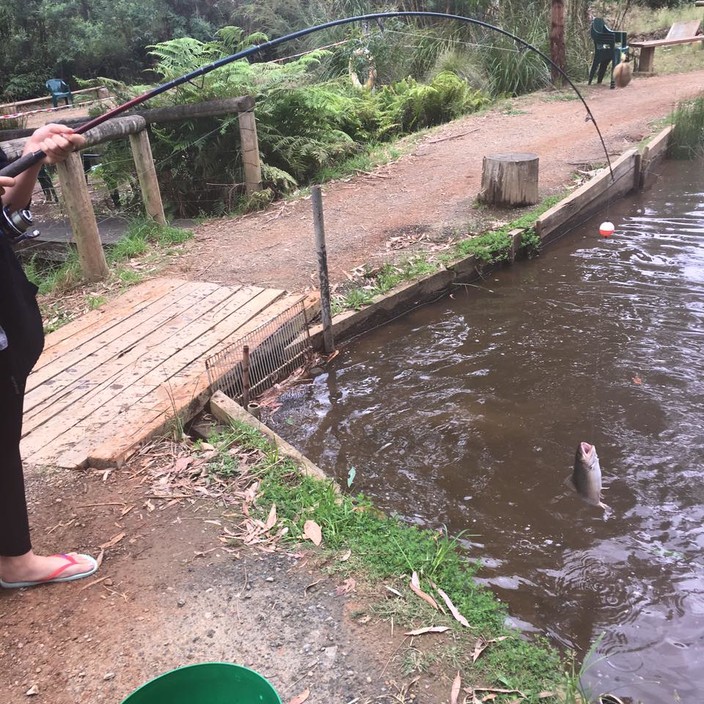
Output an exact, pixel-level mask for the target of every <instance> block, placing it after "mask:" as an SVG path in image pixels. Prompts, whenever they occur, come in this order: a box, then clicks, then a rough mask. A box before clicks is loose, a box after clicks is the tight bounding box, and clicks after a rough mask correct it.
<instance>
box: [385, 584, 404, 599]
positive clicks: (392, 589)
mask: <svg viewBox="0 0 704 704" xmlns="http://www.w3.org/2000/svg"><path fill="white" fill-rule="evenodd" d="M384 587H385V588H386V589H388V590H389V591H390V592H391V593H392V594H395V595H396V596H400V597H401V598H402V599H403V594H401V592H400V591H398V589H394V588H393V587H390V586H389V585H388V584H385V585H384Z"/></svg>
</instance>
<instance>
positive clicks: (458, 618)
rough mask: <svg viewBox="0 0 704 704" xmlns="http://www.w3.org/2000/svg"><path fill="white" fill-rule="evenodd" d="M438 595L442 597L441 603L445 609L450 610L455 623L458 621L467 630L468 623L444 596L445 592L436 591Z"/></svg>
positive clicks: (445, 595)
mask: <svg viewBox="0 0 704 704" xmlns="http://www.w3.org/2000/svg"><path fill="white" fill-rule="evenodd" d="M435 588H436V589H437V590H438V594H439V595H440V596H441V597H442V599H443V601H444V602H445V603H446V604H447V608H448V609H450V612H451V613H452V615H453V616H454V617H455V620H456V621H459V622H460V623H461V624H462V625H463V626H464V627H465V628H469V622H468V621H467V619H466V618H465V617H464V616H463V615H462V614H461V613H460V612H459V611H458V610H457V607H456V606H455V605H454V604H453V603H452V602H451V601H450V597H449V596H447V594H445V592H444V591H443V590H442V589H438V588H437V587H435Z"/></svg>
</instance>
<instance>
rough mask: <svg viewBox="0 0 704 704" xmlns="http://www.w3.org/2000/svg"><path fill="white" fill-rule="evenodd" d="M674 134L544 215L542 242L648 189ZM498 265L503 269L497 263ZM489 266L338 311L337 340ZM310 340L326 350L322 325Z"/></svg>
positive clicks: (624, 159)
mask: <svg viewBox="0 0 704 704" xmlns="http://www.w3.org/2000/svg"><path fill="white" fill-rule="evenodd" d="M671 132H672V127H667V128H666V129H664V130H662V132H660V133H659V134H657V135H656V136H655V137H654V138H653V139H652V140H651V141H650V142H649V143H648V144H647V145H646V146H645V148H644V149H643V150H642V151H641V152H639V151H638V150H637V149H630V150H629V151H627V152H626V153H625V154H622V155H621V156H620V157H619V158H618V159H617V160H616V161H614V162H613V163H612V165H611V169H608V168H605V169H602V170H601V171H599V173H597V174H596V175H595V176H594V177H593V178H592V179H591V180H589V181H588V182H587V183H585V184H583V185H582V186H580V187H579V188H578V189H576V190H575V191H573V192H572V193H571V194H570V195H569V196H567V197H566V198H565V199H563V200H562V201H560V202H559V203H558V204H557V205H555V206H554V207H552V208H550V210H547V211H546V212H545V213H543V215H541V216H540V217H539V218H538V220H537V221H536V223H535V230H536V232H537V233H538V235H539V236H540V239H541V241H542V244H543V245H544V246H545V245H549V244H550V243H551V242H554V241H555V240H557V239H558V238H559V237H561V236H563V235H565V234H566V233H567V232H569V231H570V230H572V229H574V228H575V227H577V226H578V225H579V224H580V223H582V222H584V221H585V220H586V219H588V218H590V217H592V216H593V215H595V214H596V213H598V212H599V211H600V210H603V209H604V208H606V206H607V205H608V204H609V203H612V202H613V201H615V200H618V199H619V198H623V197H624V196H626V195H628V194H629V193H632V192H633V191H638V190H641V189H643V188H644V187H647V185H649V183H650V182H651V181H652V174H653V171H654V167H655V166H656V165H657V164H659V163H660V162H661V161H663V160H664V159H665V157H666V156H667V147H668V142H669V138H670V133H671ZM510 234H512V235H513V238H514V246H513V247H512V251H513V249H515V248H516V245H517V240H518V238H519V237H520V231H514V232H513V233H510ZM511 260H513V258H512V257H511ZM496 266H499V265H493V267H496ZM491 268H492V266H488V265H486V264H485V263H483V262H481V261H480V260H478V259H476V258H475V257H467V258H466V259H462V260H460V261H457V262H455V263H453V264H451V265H450V266H448V267H447V268H446V269H444V270H442V271H439V272H437V273H436V274H433V275H432V276H429V277H427V278H424V279H422V280H421V281H414V282H412V283H409V284H405V285H402V286H400V287H398V288H396V289H394V290H393V291H392V292H391V293H388V294H385V295H383V296H379V297H378V298H377V299H375V300H374V301H373V302H372V304H371V305H369V306H367V307H365V308H363V309H362V310H357V311H345V312H343V313H340V314H339V315H336V316H335V318H334V319H333V334H334V337H335V340H336V342H340V341H343V340H347V339H350V338H352V337H354V336H355V335H360V334H362V333H363V332H365V331H368V330H370V329H371V328H374V327H376V326H377V325H382V324H383V323H385V322H387V321H389V320H391V319H392V318H395V317H397V316H399V315H401V314H403V313H405V312H408V311H410V310H413V309H414V308H417V307H418V306H420V305H423V304H425V303H430V302H432V301H434V300H437V299H438V298H441V297H442V296H444V295H446V294H447V293H449V292H451V291H452V290H453V289H454V288H457V287H459V286H462V285H464V284H471V283H472V282H473V281H477V280H479V279H481V278H483V277H484V276H485V275H486V274H487V272H488V271H490V269H491ZM311 338H312V341H313V345H314V346H315V347H316V348H317V349H322V327H321V326H317V327H315V328H312V329H311Z"/></svg>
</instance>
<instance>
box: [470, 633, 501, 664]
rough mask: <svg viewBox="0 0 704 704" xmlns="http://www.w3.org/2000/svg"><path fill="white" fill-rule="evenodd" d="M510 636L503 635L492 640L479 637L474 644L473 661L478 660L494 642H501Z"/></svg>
mask: <svg viewBox="0 0 704 704" xmlns="http://www.w3.org/2000/svg"><path fill="white" fill-rule="evenodd" d="M506 638H508V636H501V637H500V638H492V639H491V640H484V639H483V638H479V640H477V642H476V643H475V644H474V652H473V653H472V662H477V659H478V658H479V656H480V655H481V654H482V653H483V652H484V651H485V650H486V649H487V648H488V647H489V646H490V645H491V644H492V643H500V642H501V641H502V640H506Z"/></svg>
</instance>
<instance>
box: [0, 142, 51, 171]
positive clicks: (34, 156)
mask: <svg viewBox="0 0 704 704" xmlns="http://www.w3.org/2000/svg"><path fill="white" fill-rule="evenodd" d="M45 156H46V154H45V153H44V152H43V151H41V149H40V150H39V151H36V152H32V153H31V154H25V155H24V156H21V157H20V158H19V159H15V161H13V162H12V163H10V164H8V165H7V166H5V167H4V168H2V169H0V176H17V175H18V174H21V173H22V172H23V171H26V170H27V169H28V168H30V167H31V166H34V165H35V164H38V163H39V162H40V161H41V160H42V159H43V158H44V157H45Z"/></svg>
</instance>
